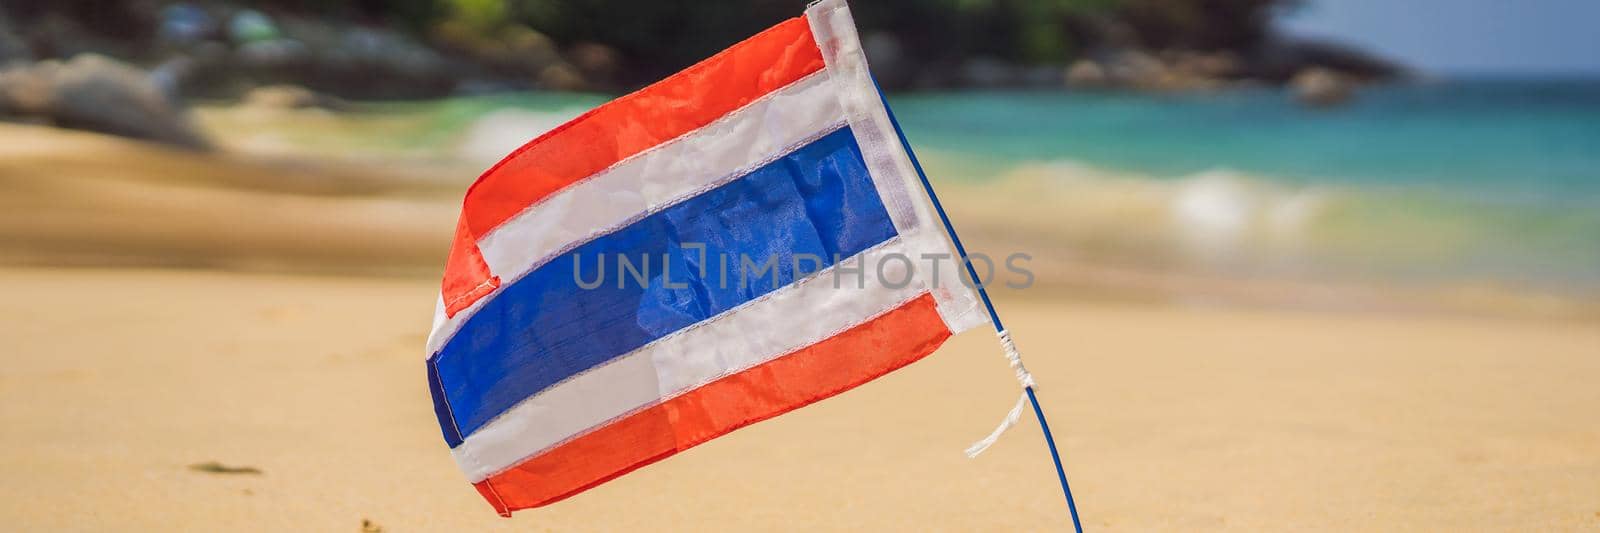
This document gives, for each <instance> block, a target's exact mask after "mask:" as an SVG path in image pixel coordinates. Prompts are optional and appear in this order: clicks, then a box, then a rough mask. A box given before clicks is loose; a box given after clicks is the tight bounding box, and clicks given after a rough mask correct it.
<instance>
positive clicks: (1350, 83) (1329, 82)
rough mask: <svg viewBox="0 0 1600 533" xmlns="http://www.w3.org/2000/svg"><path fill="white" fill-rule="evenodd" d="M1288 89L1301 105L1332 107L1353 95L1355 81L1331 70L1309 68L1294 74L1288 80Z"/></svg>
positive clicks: (1346, 100)
mask: <svg viewBox="0 0 1600 533" xmlns="http://www.w3.org/2000/svg"><path fill="white" fill-rule="evenodd" d="M1289 88H1290V89H1291V90H1293V91H1294V95H1295V99H1297V100H1299V101H1300V103H1302V104H1305V105H1308V106H1311V107H1332V106H1336V105H1340V104H1343V103H1345V102H1348V101H1349V100H1350V97H1351V96H1353V95H1354V94H1355V88H1356V81H1355V80H1354V79H1353V78H1351V77H1349V76H1346V75H1344V74H1340V73H1338V72H1335V71H1333V70H1332V69H1327V68H1323V67H1311V68H1308V69H1306V70H1303V71H1300V73H1299V74H1295V76H1294V78H1293V79H1291V80H1289Z"/></svg>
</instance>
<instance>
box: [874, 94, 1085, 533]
mask: <svg viewBox="0 0 1600 533" xmlns="http://www.w3.org/2000/svg"><path fill="white" fill-rule="evenodd" d="M872 86H873V88H874V89H877V91H878V99H879V100H880V101H882V102H883V110H884V112H886V113H888V114H889V123H890V124H892V125H894V133H895V135H897V136H899V137H900V144H901V145H902V146H904V147H905V149H906V156H907V157H910V158H911V166H912V168H915V169H917V177H918V178H921V179H922V190H924V191H926V192H927V193H928V199H929V200H932V201H933V209H934V211H938V212H939V221H941V222H944V230H945V232H946V233H948V234H949V235H950V242H951V243H952V244H955V246H956V253H958V254H961V262H962V264H964V265H966V267H967V275H968V276H971V277H972V284H973V286H975V287H976V288H977V289H978V297H979V298H981V299H982V300H983V307H984V308H985V309H988V311H989V322H990V323H991V324H994V330H995V332H1002V331H1005V329H1006V327H1005V325H1004V324H1001V323H1000V314H999V313H996V312H995V310H994V302H993V301H991V300H990V299H989V291H988V290H985V289H984V287H983V282H982V281H981V279H980V278H979V277H978V269H976V268H973V267H972V261H970V260H968V259H967V248H966V247H965V246H962V245H961V237H960V236H959V235H957V234H956V228H955V226H954V225H951V224H950V216H949V215H946V214H945V212H944V205H942V204H940V203H939V195H938V194H935V193H934V192H933V183H930V182H929V181H928V174H927V173H926V172H923V171H922V163H921V162H918V161H917V154H916V153H915V152H912V151H911V142H910V141H907V140H906V133H905V131H903V130H901V129H900V121H899V120H897V119H895V118H894V110H893V109H890V108H889V99H888V98H885V97H884V95H883V88H882V87H879V86H878V80H877V78H873V79H872ZM1023 390H1024V391H1027V393H1028V402H1029V403H1032V404H1033V415H1034V416H1035V417H1037V418H1038V419H1039V429H1041V430H1043V431H1044V443H1045V445H1047V446H1049V447H1050V460H1051V461H1053V462H1055V464H1056V479H1058V480H1060V481H1061V493H1062V494H1065V495H1066V496H1067V511H1068V512H1070V513H1072V528H1073V530H1075V531H1077V533H1083V523H1082V522H1079V521H1078V504H1077V503H1076V502H1074V501H1073V500H1072V488H1071V487H1069V486H1068V485H1067V471H1066V470H1065V469H1063V468H1062V467H1061V454H1060V452H1057V451H1056V439H1055V437H1054V436H1052V435H1051V434H1050V423H1049V422H1046V421H1045V419H1044V408H1043V407H1040V406H1039V396H1038V395H1036V394H1034V392H1033V387H1024V388H1023Z"/></svg>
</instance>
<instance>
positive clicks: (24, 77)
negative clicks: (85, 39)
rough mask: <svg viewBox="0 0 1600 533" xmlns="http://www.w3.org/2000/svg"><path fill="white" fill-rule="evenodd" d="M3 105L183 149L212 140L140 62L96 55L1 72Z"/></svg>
mask: <svg viewBox="0 0 1600 533" xmlns="http://www.w3.org/2000/svg"><path fill="white" fill-rule="evenodd" d="M0 110H3V111H5V112H7V113H8V114H11V115H16V116H18V117H20V118H24V119H29V120H38V121H44V122H48V123H51V124H54V125H56V126H60V127H66V128H76V129H84V130H91V131H98V132H102V133H110V134H113V135H121V136H124V137H132V138H136V139H144V140H149V141H155V142H161V143H166V144H171V145H175V146H181V147H185V148H193V149H201V148H206V147H207V146H208V143H207V142H206V140H205V138H204V137H203V136H201V135H200V133H199V131H197V130H196V129H195V128H194V126H193V125H192V124H191V123H190V122H189V120H188V116H187V114H185V113H184V110H183V109H182V108H181V107H179V106H178V105H177V103H176V102H175V101H174V100H173V99H171V98H169V96H168V95H167V94H166V93H164V92H163V91H162V90H161V87H160V86H158V85H157V84H156V83H155V82H154V81H152V80H151V78H150V76H149V75H148V74H147V73H146V72H145V71H144V70H141V69H139V68H138V67H134V66H131V65H128V64H126V63H122V62H120V61H117V60H114V59H110V58H107V57H104V56H100V55H95V54H82V55H79V56H77V57H74V58H72V60H70V61H67V62H65V63H62V62H60V61H55V60H51V61H43V62H39V63H37V64H33V65H30V66H22V67H15V68H11V69H8V70H6V71H4V72H0Z"/></svg>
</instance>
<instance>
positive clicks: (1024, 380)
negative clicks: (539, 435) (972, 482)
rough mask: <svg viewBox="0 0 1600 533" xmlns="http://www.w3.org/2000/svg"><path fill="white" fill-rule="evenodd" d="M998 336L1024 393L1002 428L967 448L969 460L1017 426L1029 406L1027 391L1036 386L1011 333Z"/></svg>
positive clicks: (995, 429) (1001, 423)
mask: <svg viewBox="0 0 1600 533" xmlns="http://www.w3.org/2000/svg"><path fill="white" fill-rule="evenodd" d="M997 335H999V336H1000V347H1001V348H1003V349H1004V350H1005V354H1006V361H1007V362H1008V363H1010V364H1011V371H1012V372H1015V373H1016V375H1017V384H1019V385H1022V388H1023V389H1024V390H1023V391H1022V397H1020V398H1017V404H1016V405H1014V406H1012V407H1011V412H1008V413H1006V418H1005V420H1002V421H1000V426H999V427H996V428H994V431H993V432H991V433H989V436H987V437H984V438H983V440H980V441H978V442H975V443H973V444H972V446H969V447H967V451H966V453H967V457H969V458H976V457H977V456H978V454H980V453H983V451H984V450H987V449H989V447H990V446H993V445H994V443H995V441H997V440H1000V435H1001V434H1003V433H1005V432H1006V430H1008V429H1011V426H1015V425H1017V421H1018V420H1021V419H1022V409H1023V407H1025V406H1027V404H1028V391H1027V390H1026V389H1027V388H1029V387H1032V386H1034V385H1033V374H1029V373H1028V369H1027V368H1025V367H1023V366H1022V354H1020V353H1018V352H1017V343H1015V342H1012V340H1011V332H1009V331H1006V330H1000V331H999V332H998V333H997Z"/></svg>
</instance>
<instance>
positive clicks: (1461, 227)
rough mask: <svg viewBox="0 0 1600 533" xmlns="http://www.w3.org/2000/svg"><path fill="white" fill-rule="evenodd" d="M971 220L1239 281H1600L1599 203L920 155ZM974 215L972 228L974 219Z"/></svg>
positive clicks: (1049, 242)
mask: <svg viewBox="0 0 1600 533" xmlns="http://www.w3.org/2000/svg"><path fill="white" fill-rule="evenodd" d="M923 157H924V159H927V160H928V163H929V169H930V174H932V175H933V176H934V177H935V179H936V180H937V179H939V178H941V177H942V178H944V179H942V180H940V181H941V182H942V183H941V191H944V190H950V191H951V192H950V193H948V194H950V195H952V196H959V198H960V199H959V200H952V201H948V202H947V203H948V204H951V205H952V206H953V207H952V208H953V209H955V210H957V211H960V218H961V219H962V221H963V222H964V224H963V225H976V226H979V227H981V228H983V229H982V231H984V232H985V233H987V234H990V235H994V236H996V237H997V240H999V241H1004V242H1007V243H1008V244H1009V245H1013V246H1034V247H1040V248H1043V249H1044V250H1045V251H1046V252H1045V255H1054V256H1056V257H1058V258H1063V259H1070V260H1074V261H1084V260H1088V261H1091V262H1109V263H1114V264H1133V265H1139V266H1141V267H1154V268H1161V269H1178V270H1184V271H1205V272H1214V273H1222V274H1230V275H1244V276H1275V277H1291V278H1312V279H1326V278H1362V279H1374V278H1376V279H1386V280H1408V281H1416V280H1441V279H1470V280H1491V281H1503V282H1511V283H1536V284H1572V283H1577V284H1579V285H1581V286H1585V287H1600V213H1597V211H1596V210H1595V209H1593V207H1595V206H1586V205H1579V206H1572V205H1567V206H1555V205H1550V204H1530V203H1528V202H1525V201H1520V200H1519V201H1507V202H1499V201H1496V199H1495V198H1492V197H1488V198H1486V197H1484V196H1483V195H1480V194H1475V193H1472V191H1461V194H1457V193H1456V192H1455V191H1450V190H1438V189H1422V188H1417V187H1402V186H1392V185H1383V184H1378V185H1371V186H1356V185H1350V184H1337V185H1336V184H1322V183H1308V182H1306V181H1304V180H1291V179H1283V178H1276V177H1271V176H1261V175H1254V174H1249V173H1245V172H1240V171H1236V170H1231V169H1227V168H1214V169H1210V170H1206V171H1203V172H1198V173H1193V174H1189V175H1183V176H1177V177H1161V176H1152V175H1147V174H1141V173H1137V172H1128V171H1121V170H1115V169H1107V168H1101V167H1095V166H1092V165H1086V164H1083V163H1081V162H1077V161H1071V160H1056V161H1033V162H1021V163H1013V164H997V163H995V162H993V161H978V160H973V159H971V158H960V157H955V156H952V155H950V154H944V153H935V154H927V155H924V156H923ZM969 221H970V222H969Z"/></svg>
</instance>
